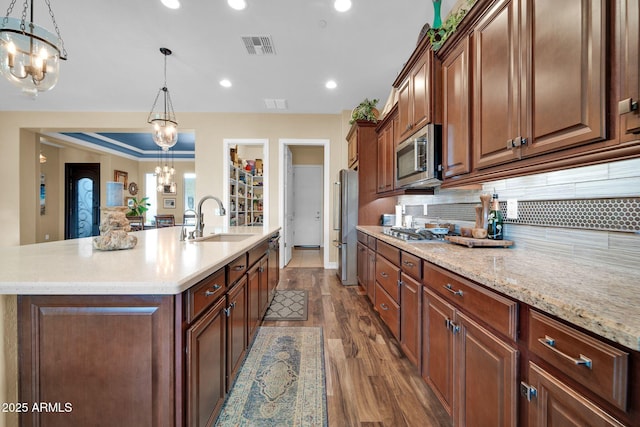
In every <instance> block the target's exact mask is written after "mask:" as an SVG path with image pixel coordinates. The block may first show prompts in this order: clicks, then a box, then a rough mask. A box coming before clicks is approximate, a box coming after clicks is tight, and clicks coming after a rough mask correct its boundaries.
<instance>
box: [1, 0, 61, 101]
mask: <svg viewBox="0 0 640 427" xmlns="http://www.w3.org/2000/svg"><path fill="white" fill-rule="evenodd" d="M49 1H50V0H45V3H46V4H47V6H48V8H49V16H51V21H52V22H53V27H54V28H55V31H56V34H55V35H54V34H52V33H50V32H49V31H47V30H45V29H44V28H42V27H39V26H37V25H36V24H35V23H34V22H33V0H31V2H30V3H29V2H28V1H27V0H25V2H24V5H23V7H22V17H21V19H16V18H11V17H10V16H9V15H11V12H12V11H13V6H14V5H15V3H16V0H12V1H11V3H10V4H9V8H8V9H7V14H6V16H5V17H4V18H3V19H2V22H1V23H0V73H2V75H3V76H5V77H6V78H7V80H9V81H10V82H11V83H13V84H15V85H16V86H18V87H19V88H21V89H22V91H23V92H24V93H25V94H27V95H31V96H34V97H35V96H36V95H37V94H38V92H46V91H48V90H50V89H52V88H53V87H54V86H55V85H56V83H57V82H58V76H59V72H60V60H66V59H67V51H66V50H65V48H64V42H63V41H62V36H60V29H59V28H58V24H57V23H56V18H55V16H54V15H53V11H52V10H51V4H50V3H49ZM27 11H29V12H30V14H29V16H30V18H29V20H27Z"/></svg>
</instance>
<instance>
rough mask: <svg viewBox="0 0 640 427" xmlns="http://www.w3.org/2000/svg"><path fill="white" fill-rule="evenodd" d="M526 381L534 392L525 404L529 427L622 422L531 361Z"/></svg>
mask: <svg viewBox="0 0 640 427" xmlns="http://www.w3.org/2000/svg"><path fill="white" fill-rule="evenodd" d="M529 383H530V385H531V386H533V387H534V388H535V389H536V390H537V395H536V396H535V397H533V398H532V399H531V401H530V402H529V404H528V410H529V426H530V427H547V426H548V427H554V426H563V427H569V426H575V427H581V426H587V425H588V426H599V427H607V426H616V427H622V425H623V424H621V423H620V422H618V421H617V420H615V419H614V418H612V417H611V416H610V415H608V414H606V413H605V412H604V411H603V410H602V409H600V408H599V407H597V406H596V405H594V404H593V403H592V402H590V401H589V400H587V399H585V398H584V397H583V396H582V395H580V394H579V393H577V392H576V391H575V390H573V389H571V388H570V387H569V386H567V385H566V384H564V383H562V382H561V381H560V380H558V379H557V378H554V377H553V376H552V375H551V374H549V373H547V372H546V371H545V370H544V369H542V368H540V367H538V366H537V365H536V364H534V363H531V362H530V364H529Z"/></svg>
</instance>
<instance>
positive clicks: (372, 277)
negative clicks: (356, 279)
mask: <svg viewBox="0 0 640 427" xmlns="http://www.w3.org/2000/svg"><path fill="white" fill-rule="evenodd" d="M367 259H368V262H367V296H368V297H369V301H371V302H374V301H375V299H376V251H374V250H373V249H371V248H369V249H367Z"/></svg>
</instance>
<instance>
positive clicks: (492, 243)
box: [444, 236, 513, 248]
mask: <svg viewBox="0 0 640 427" xmlns="http://www.w3.org/2000/svg"><path fill="white" fill-rule="evenodd" d="M444 238H445V239H446V240H448V241H450V242H451V243H457V244H458V245H463V246H468V247H470V248H474V247H486V248H508V247H509V246H513V242H512V241H511V240H491V239H474V238H473V237H462V236H444Z"/></svg>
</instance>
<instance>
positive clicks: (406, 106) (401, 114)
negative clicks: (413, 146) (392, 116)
mask: <svg viewBox="0 0 640 427" xmlns="http://www.w3.org/2000/svg"><path fill="white" fill-rule="evenodd" d="M410 80H411V78H410V77H407V78H406V79H405V81H404V82H402V84H401V85H400V87H399V88H398V137H399V138H400V140H401V141H402V140H403V139H405V138H406V137H408V136H409V135H411V134H412V133H413V128H412V126H411V125H412V124H413V105H412V103H413V101H412V99H411V85H410Z"/></svg>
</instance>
